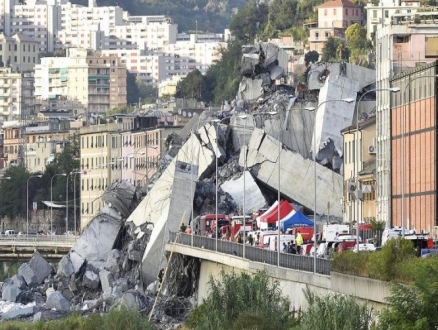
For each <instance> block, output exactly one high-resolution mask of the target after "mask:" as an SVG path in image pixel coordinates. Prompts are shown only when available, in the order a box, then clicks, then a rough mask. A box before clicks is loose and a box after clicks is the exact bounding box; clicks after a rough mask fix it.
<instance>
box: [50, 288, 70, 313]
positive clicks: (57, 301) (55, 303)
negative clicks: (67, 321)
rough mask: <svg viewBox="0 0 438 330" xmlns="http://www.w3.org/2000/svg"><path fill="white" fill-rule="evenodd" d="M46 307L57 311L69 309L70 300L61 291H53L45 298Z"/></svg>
mask: <svg viewBox="0 0 438 330" xmlns="http://www.w3.org/2000/svg"><path fill="white" fill-rule="evenodd" d="M46 307H47V308H49V309H52V308H54V309H55V310H57V311H70V302H69V301H68V300H67V299H66V298H65V297H64V296H63V295H62V293H61V292H59V291H55V292H54V293H52V294H51V295H50V296H49V297H48V298H47V301H46Z"/></svg>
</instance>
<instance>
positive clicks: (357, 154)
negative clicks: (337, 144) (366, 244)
mask: <svg viewBox="0 0 438 330" xmlns="http://www.w3.org/2000/svg"><path fill="white" fill-rule="evenodd" d="M380 91H388V92H392V93H397V92H400V87H390V88H378V89H371V90H369V91H366V92H365V93H363V94H362V95H361V96H360V98H359V101H357V104H356V135H355V140H356V154H355V156H354V157H355V164H354V167H355V171H354V172H355V175H356V191H355V198H356V251H357V252H359V219H360V217H359V212H360V210H359V196H360V190H359V155H360V154H359V147H360V146H359V106H360V102H361V101H362V99H363V98H364V96H365V95H367V94H368V93H371V92H380Z"/></svg>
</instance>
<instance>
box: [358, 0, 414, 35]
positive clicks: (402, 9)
mask: <svg viewBox="0 0 438 330" xmlns="http://www.w3.org/2000/svg"><path fill="white" fill-rule="evenodd" d="M419 6H420V1H419V0H405V1H400V0H380V1H379V3H378V4H376V5H374V4H373V3H372V2H371V1H368V3H367V5H366V6H365V10H366V11H367V26H366V28H367V38H368V39H373V36H374V35H375V34H376V32H377V30H379V29H381V28H383V27H385V26H388V25H391V24H392V20H393V17H397V16H398V17H402V16H406V14H408V15H409V14H413V13H415V12H416V11H417V9H418V7H419Z"/></svg>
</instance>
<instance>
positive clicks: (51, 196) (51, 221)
mask: <svg viewBox="0 0 438 330" xmlns="http://www.w3.org/2000/svg"><path fill="white" fill-rule="evenodd" d="M59 175H62V176H66V175H67V174H66V173H58V174H55V175H54V176H52V178H51V179H50V237H52V233H53V178H54V177H56V176H59ZM67 214H68V209H67V208H66V209H65V216H66V217H67Z"/></svg>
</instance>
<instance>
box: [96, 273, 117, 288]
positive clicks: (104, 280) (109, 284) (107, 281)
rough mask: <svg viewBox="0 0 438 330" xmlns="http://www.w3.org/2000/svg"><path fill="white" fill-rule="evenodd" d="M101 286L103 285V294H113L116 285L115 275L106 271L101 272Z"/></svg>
mask: <svg viewBox="0 0 438 330" xmlns="http://www.w3.org/2000/svg"><path fill="white" fill-rule="evenodd" d="M99 279H100V284H101V285H102V291H103V292H107V293H108V292H112V290H113V285H114V278H113V274H112V273H110V272H109V271H107V270H106V269H102V270H101V271H100V272H99Z"/></svg>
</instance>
